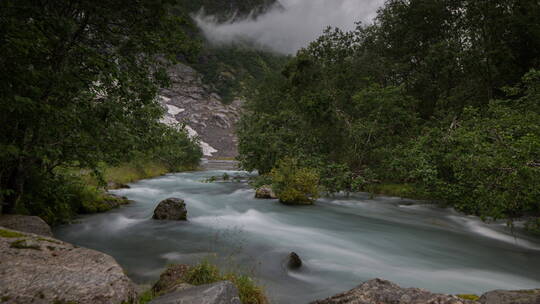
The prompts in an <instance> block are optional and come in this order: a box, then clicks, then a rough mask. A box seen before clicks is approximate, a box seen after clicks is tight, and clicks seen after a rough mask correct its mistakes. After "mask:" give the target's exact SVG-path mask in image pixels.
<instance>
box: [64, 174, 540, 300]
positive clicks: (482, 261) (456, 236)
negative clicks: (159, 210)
mask: <svg viewBox="0 0 540 304" xmlns="http://www.w3.org/2000/svg"><path fill="white" fill-rule="evenodd" d="M224 172H226V171H206V172H194V173H179V174H171V175H166V176H163V177H159V178H155V179H150V180H144V181H140V182H138V183H134V184H132V185H131V186H132V188H131V189H122V190H117V191H115V192H116V193H118V194H121V195H126V196H127V197H128V198H129V199H132V200H134V201H136V203H134V204H132V205H130V206H127V207H123V208H121V209H118V210H114V211H111V212H108V213H104V214H97V215H91V216H86V217H83V218H81V220H80V222H79V223H76V224H73V225H67V226H62V227H59V228H57V229H56V230H55V234H56V235H57V236H58V237H59V238H60V239H63V240H65V241H69V242H72V243H75V244H77V245H80V246H85V247H89V248H93V249H97V250H101V251H104V252H106V253H109V254H111V255H112V256H114V257H115V258H116V259H117V260H118V262H119V263H120V264H121V265H122V266H123V267H124V268H125V269H126V271H127V273H128V274H129V275H130V276H131V277H132V278H133V279H134V280H135V281H136V282H138V283H151V282H152V281H154V280H156V279H157V278H158V276H159V274H160V271H162V270H163V269H164V267H165V266H166V265H167V264H170V263H188V264H192V263H196V262H197V261H199V260H201V259H203V258H205V257H209V256H210V257H214V256H217V258H215V260H216V262H218V263H220V264H221V265H222V266H223V267H225V268H226V267H231V266H232V265H233V266H235V267H236V266H238V265H240V268H242V269H244V270H245V271H247V272H250V273H251V274H253V275H254V276H255V277H256V278H257V279H258V280H259V281H260V282H261V283H262V284H263V285H264V286H265V287H266V288H267V291H268V294H269V296H270V297H271V298H272V299H273V300H274V302H275V303H307V302H309V301H311V300H314V299H319V298H324V297H326V296H329V295H332V294H335V293H338V292H341V291H345V290H347V289H349V288H352V287H354V286H356V285H358V284H360V283H361V282H362V281H365V280H368V279H371V278H374V277H380V278H384V279H388V280H391V281H394V282H396V283H398V284H400V285H402V286H405V287H411V286H413V287H422V288H427V289H430V290H432V291H434V292H446V293H476V294H480V293H482V292H485V291H488V290H492V289H499V288H503V289H518V288H535V287H536V288H537V287H539V286H540V273H539V272H538V269H540V250H539V249H540V240H539V239H535V238H531V237H528V236H525V235H521V234H519V231H516V234H514V235H512V234H511V233H510V232H509V231H507V230H506V229H505V227H504V226H502V225H487V224H484V223H482V222H481V221H479V220H478V219H476V218H472V217H463V216H460V215H459V214H457V213H456V212H454V211H452V210H448V209H440V208H437V207H435V206H430V205H411V204H410V203H411V202H410V201H404V200H401V199H399V198H389V197H380V198H376V199H369V196H368V195H363V194H357V195H353V196H351V197H350V198H345V197H338V198H325V199H321V200H319V201H318V202H317V204H316V205H315V206H303V207H291V206H284V205H282V204H280V203H278V202H277V201H273V200H256V199H254V198H253V195H254V191H253V190H251V189H249V187H248V186H247V185H245V184H242V183H233V182H230V183H226V182H219V183H202V182H201V180H203V179H205V178H208V177H210V176H212V175H222V174H223V173H224ZM227 173H228V174H229V175H235V174H244V173H242V172H236V171H227ZM171 196H175V197H180V198H183V199H185V201H186V204H187V208H188V218H189V221H188V222H160V221H154V220H152V219H151V215H152V211H153V209H154V208H155V206H156V205H157V203H158V202H159V201H161V200H162V199H165V198H167V197H171ZM291 251H295V252H297V253H298V254H299V255H300V256H301V258H302V259H303V261H304V266H303V268H302V269H301V270H299V271H290V270H288V269H286V267H285V266H284V265H285V258H286V256H287V255H288V253H290V252H291Z"/></svg>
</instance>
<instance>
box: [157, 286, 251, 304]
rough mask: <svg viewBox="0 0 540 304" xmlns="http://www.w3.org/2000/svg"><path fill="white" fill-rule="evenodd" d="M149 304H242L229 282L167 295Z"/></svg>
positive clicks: (234, 288)
mask: <svg viewBox="0 0 540 304" xmlns="http://www.w3.org/2000/svg"><path fill="white" fill-rule="evenodd" d="M149 304H241V302H240V297H239V296H238V290H237V289H236V287H235V286H234V285H233V284H232V283H231V282H229V281H222V282H217V283H213V284H207V285H200V286H195V287H191V288H187V289H182V290H178V291H173V292H171V293H167V294H165V295H162V296H160V297H157V298H155V299H154V300H152V301H151V302H150V303H149Z"/></svg>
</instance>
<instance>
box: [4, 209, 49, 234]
mask: <svg viewBox="0 0 540 304" xmlns="http://www.w3.org/2000/svg"><path fill="white" fill-rule="evenodd" d="M0 226H2V227H5V228H9V229H13V230H18V231H23V232H28V233H35V234H39V235H43V236H51V237H52V236H53V233H52V230H51V227H50V226H49V225H48V224H47V223H45V221H44V220H42V219H41V218H40V217H38V216H28V215H14V214H5V215H0Z"/></svg>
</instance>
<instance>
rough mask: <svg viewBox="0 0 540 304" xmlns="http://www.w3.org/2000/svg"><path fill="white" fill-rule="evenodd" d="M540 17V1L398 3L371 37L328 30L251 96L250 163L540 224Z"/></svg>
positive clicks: (246, 141) (342, 187) (242, 132)
mask: <svg viewBox="0 0 540 304" xmlns="http://www.w3.org/2000/svg"><path fill="white" fill-rule="evenodd" d="M503 2H504V3H503ZM539 13H540V4H538V3H536V2H534V1H525V2H523V1H489V2H486V1H481V2H470V1H469V2H466V1H435V0H434V1H424V2H422V1H387V2H386V3H385V6H384V7H383V8H382V9H381V10H379V12H378V15H377V18H376V19H375V22H374V24H372V25H359V26H358V28H357V29H356V30H354V31H351V32H343V31H341V30H339V29H328V30H327V31H326V32H325V34H324V35H322V36H321V37H320V38H319V39H317V40H316V41H314V42H313V43H312V44H311V45H310V46H309V47H307V48H305V49H302V50H300V51H299V52H298V53H297V55H296V57H294V58H292V59H291V60H290V61H289V63H288V64H287V66H286V67H285V68H284V69H283V71H282V72H281V73H269V74H268V75H267V77H266V80H265V81H264V82H263V83H261V84H260V85H259V86H257V87H254V89H253V91H252V92H251V94H250V95H249V97H250V98H249V99H248V103H247V104H246V107H245V108H246V111H245V112H244V115H243V117H242V119H241V122H240V124H239V129H238V134H239V139H240V140H239V151H240V157H239V159H240V161H241V165H242V166H243V167H244V168H245V169H248V170H254V169H257V170H258V171H259V172H260V173H261V174H268V173H269V172H271V170H272V169H273V168H276V167H277V164H278V162H279V161H280V160H283V159H287V158H294V159H297V160H298V161H299V163H300V164H299V166H301V167H303V168H307V169H311V170H315V171H317V173H318V174H319V176H320V179H319V183H318V185H319V186H320V187H321V188H322V189H323V190H324V191H325V192H328V193H334V192H339V191H345V192H351V191H369V192H384V193H387V194H388V193H389V191H390V192H394V191H395V192H396V194H399V195H400V196H402V195H406V196H409V194H413V195H414V196H418V197H422V198H430V199H432V200H435V201H438V202H440V203H441V204H444V205H446V206H453V207H455V208H456V209H457V210H459V211H462V212H466V213H469V214H475V215H478V216H481V217H482V218H484V219H489V218H509V219H512V218H516V217H519V216H524V215H525V216H531V217H538V216H540V190H539V188H538V185H539V184H540V127H539V126H540V107H539V105H540V102H539V100H540V93H539V92H540V72H539V71H538V69H540V51H538V50H539V49H540V45H538V42H539V41H540V28H539V27H538V24H537V22H536V17H535V16H536V15H537V14H539ZM501 20H504V22H501ZM388 185H407V186H405V187H401V186H388ZM411 190H412V191H411ZM531 226H532V224H531Z"/></svg>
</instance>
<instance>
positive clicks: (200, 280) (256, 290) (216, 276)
mask: <svg viewBox="0 0 540 304" xmlns="http://www.w3.org/2000/svg"><path fill="white" fill-rule="evenodd" d="M183 279H184V281H185V282H186V283H188V284H192V285H203V284H210V283H215V282H219V281H225V280H227V281H231V282H232V283H233V284H234V285H235V286H236V288H237V289H238V293H239V296H240V301H241V302H242V303H244V304H267V303H268V299H267V298H266V295H265V293H264V289H263V288H262V287H260V286H258V285H257V284H256V283H255V282H254V281H253V280H252V279H251V278H250V277H248V276H246V275H243V274H239V273H236V272H228V273H225V274H222V273H221V272H220V271H219V268H218V267H217V266H216V265H214V264H212V263H210V262H209V261H208V260H204V261H202V262H200V263H199V264H197V265H195V266H193V267H190V269H189V271H188V272H187V273H186V274H185V276H184V278H183Z"/></svg>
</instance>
